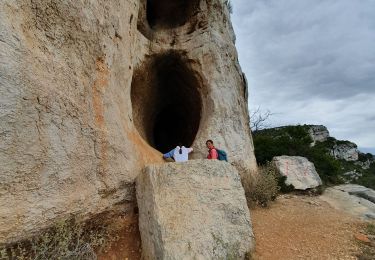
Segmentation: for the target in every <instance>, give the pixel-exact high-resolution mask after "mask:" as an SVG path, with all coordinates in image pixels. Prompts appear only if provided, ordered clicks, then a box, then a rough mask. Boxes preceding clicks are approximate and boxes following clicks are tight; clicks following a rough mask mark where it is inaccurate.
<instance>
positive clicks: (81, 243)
mask: <svg viewBox="0 0 375 260" xmlns="http://www.w3.org/2000/svg"><path fill="white" fill-rule="evenodd" d="M113 234H114V232H112V231H111V227H110V225H107V224H104V223H101V224H99V223H98V222H97V221H94V222H86V223H82V222H78V221H76V219H75V218H74V217H72V218H69V219H66V220H63V221H60V222H58V223H56V224H55V225H54V226H53V227H51V228H50V229H48V230H46V231H44V232H42V233H41V234H40V235H38V236H35V237H32V238H29V239H27V240H24V241H21V242H18V243H16V244H12V245H8V246H6V247H3V248H0V259H1V260H5V259H20V260H21V259H22V260H23V259H35V260H47V259H61V260H64V259H66V260H68V259H69V260H75V259H77V260H81V259H82V260H83V259H85V260H96V259H97V255H96V252H100V251H101V250H103V249H105V248H107V247H108V246H109V244H110V243H112V242H113V241H115V240H116V237H115V236H113Z"/></svg>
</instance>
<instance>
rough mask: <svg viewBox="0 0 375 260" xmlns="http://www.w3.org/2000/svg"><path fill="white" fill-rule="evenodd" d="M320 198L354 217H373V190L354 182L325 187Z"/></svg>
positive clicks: (374, 196) (374, 201) (374, 199)
mask: <svg viewBox="0 0 375 260" xmlns="http://www.w3.org/2000/svg"><path fill="white" fill-rule="evenodd" d="M321 199H322V200H324V201H326V202H328V203H329V204H330V205H331V206H333V207H334V208H336V209H339V210H342V211H344V212H347V213H349V214H351V215H353V216H355V217H358V218H361V219H365V220H374V219H375V191H374V190H372V189H369V188H366V187H364V186H361V185H356V184H345V185H338V186H334V187H330V188H327V189H326V190H325V191H324V193H323V195H322V196H321Z"/></svg>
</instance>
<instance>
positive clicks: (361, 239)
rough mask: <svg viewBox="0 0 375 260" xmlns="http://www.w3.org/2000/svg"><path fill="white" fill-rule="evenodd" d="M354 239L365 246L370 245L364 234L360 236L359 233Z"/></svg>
mask: <svg viewBox="0 0 375 260" xmlns="http://www.w3.org/2000/svg"><path fill="white" fill-rule="evenodd" d="M354 237H355V238H356V239H357V240H358V241H361V242H363V243H365V244H370V243H371V241H370V239H368V237H367V236H366V235H364V234H360V233H359V234H355V235H354Z"/></svg>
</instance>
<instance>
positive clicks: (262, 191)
mask: <svg viewBox="0 0 375 260" xmlns="http://www.w3.org/2000/svg"><path fill="white" fill-rule="evenodd" d="M278 177H279V175H278V173H277V171H276V168H275V166H274V165H272V164H271V163H267V164H266V165H264V166H259V168H258V174H257V177H256V178H255V179H251V180H247V181H246V180H245V183H244V186H245V190H246V191H247V192H246V198H247V200H248V203H249V205H250V207H253V206H254V205H260V206H262V207H267V206H268V204H269V203H270V202H271V201H273V200H275V199H276V197H277V194H278V192H279V190H280V187H279V186H278Z"/></svg>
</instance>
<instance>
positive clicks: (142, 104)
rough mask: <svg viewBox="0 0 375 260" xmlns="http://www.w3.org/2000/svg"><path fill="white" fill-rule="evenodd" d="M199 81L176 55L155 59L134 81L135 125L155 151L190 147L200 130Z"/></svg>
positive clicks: (186, 62) (184, 60) (140, 70)
mask: <svg viewBox="0 0 375 260" xmlns="http://www.w3.org/2000/svg"><path fill="white" fill-rule="evenodd" d="M199 89H200V81H199V80H198V78H197V74H196V72H195V71H193V70H192V69H191V68H190V66H189V64H188V61H187V60H186V59H184V58H183V56H182V55H181V54H179V53H177V52H169V53H166V54H162V55H157V56H154V57H152V58H151V59H150V61H149V62H147V63H146V64H145V65H144V66H143V67H142V68H140V69H138V70H137V71H136V72H135V74H134V78H133V82H132V89H131V100H132V106H133V118H134V124H135V126H136V127H137V130H138V132H139V133H140V135H141V136H142V137H143V138H144V139H145V140H146V141H147V142H148V143H149V144H150V145H151V146H153V147H154V148H155V149H157V150H159V151H160V152H162V153H166V152H168V151H170V150H171V149H173V148H174V147H176V145H178V144H180V143H181V144H183V145H185V146H187V147H188V146H191V145H192V144H193V142H194V139H195V136H196V134H197V132H198V129H199V124H200V120H201V110H202V102H201V96H200V93H199Z"/></svg>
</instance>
